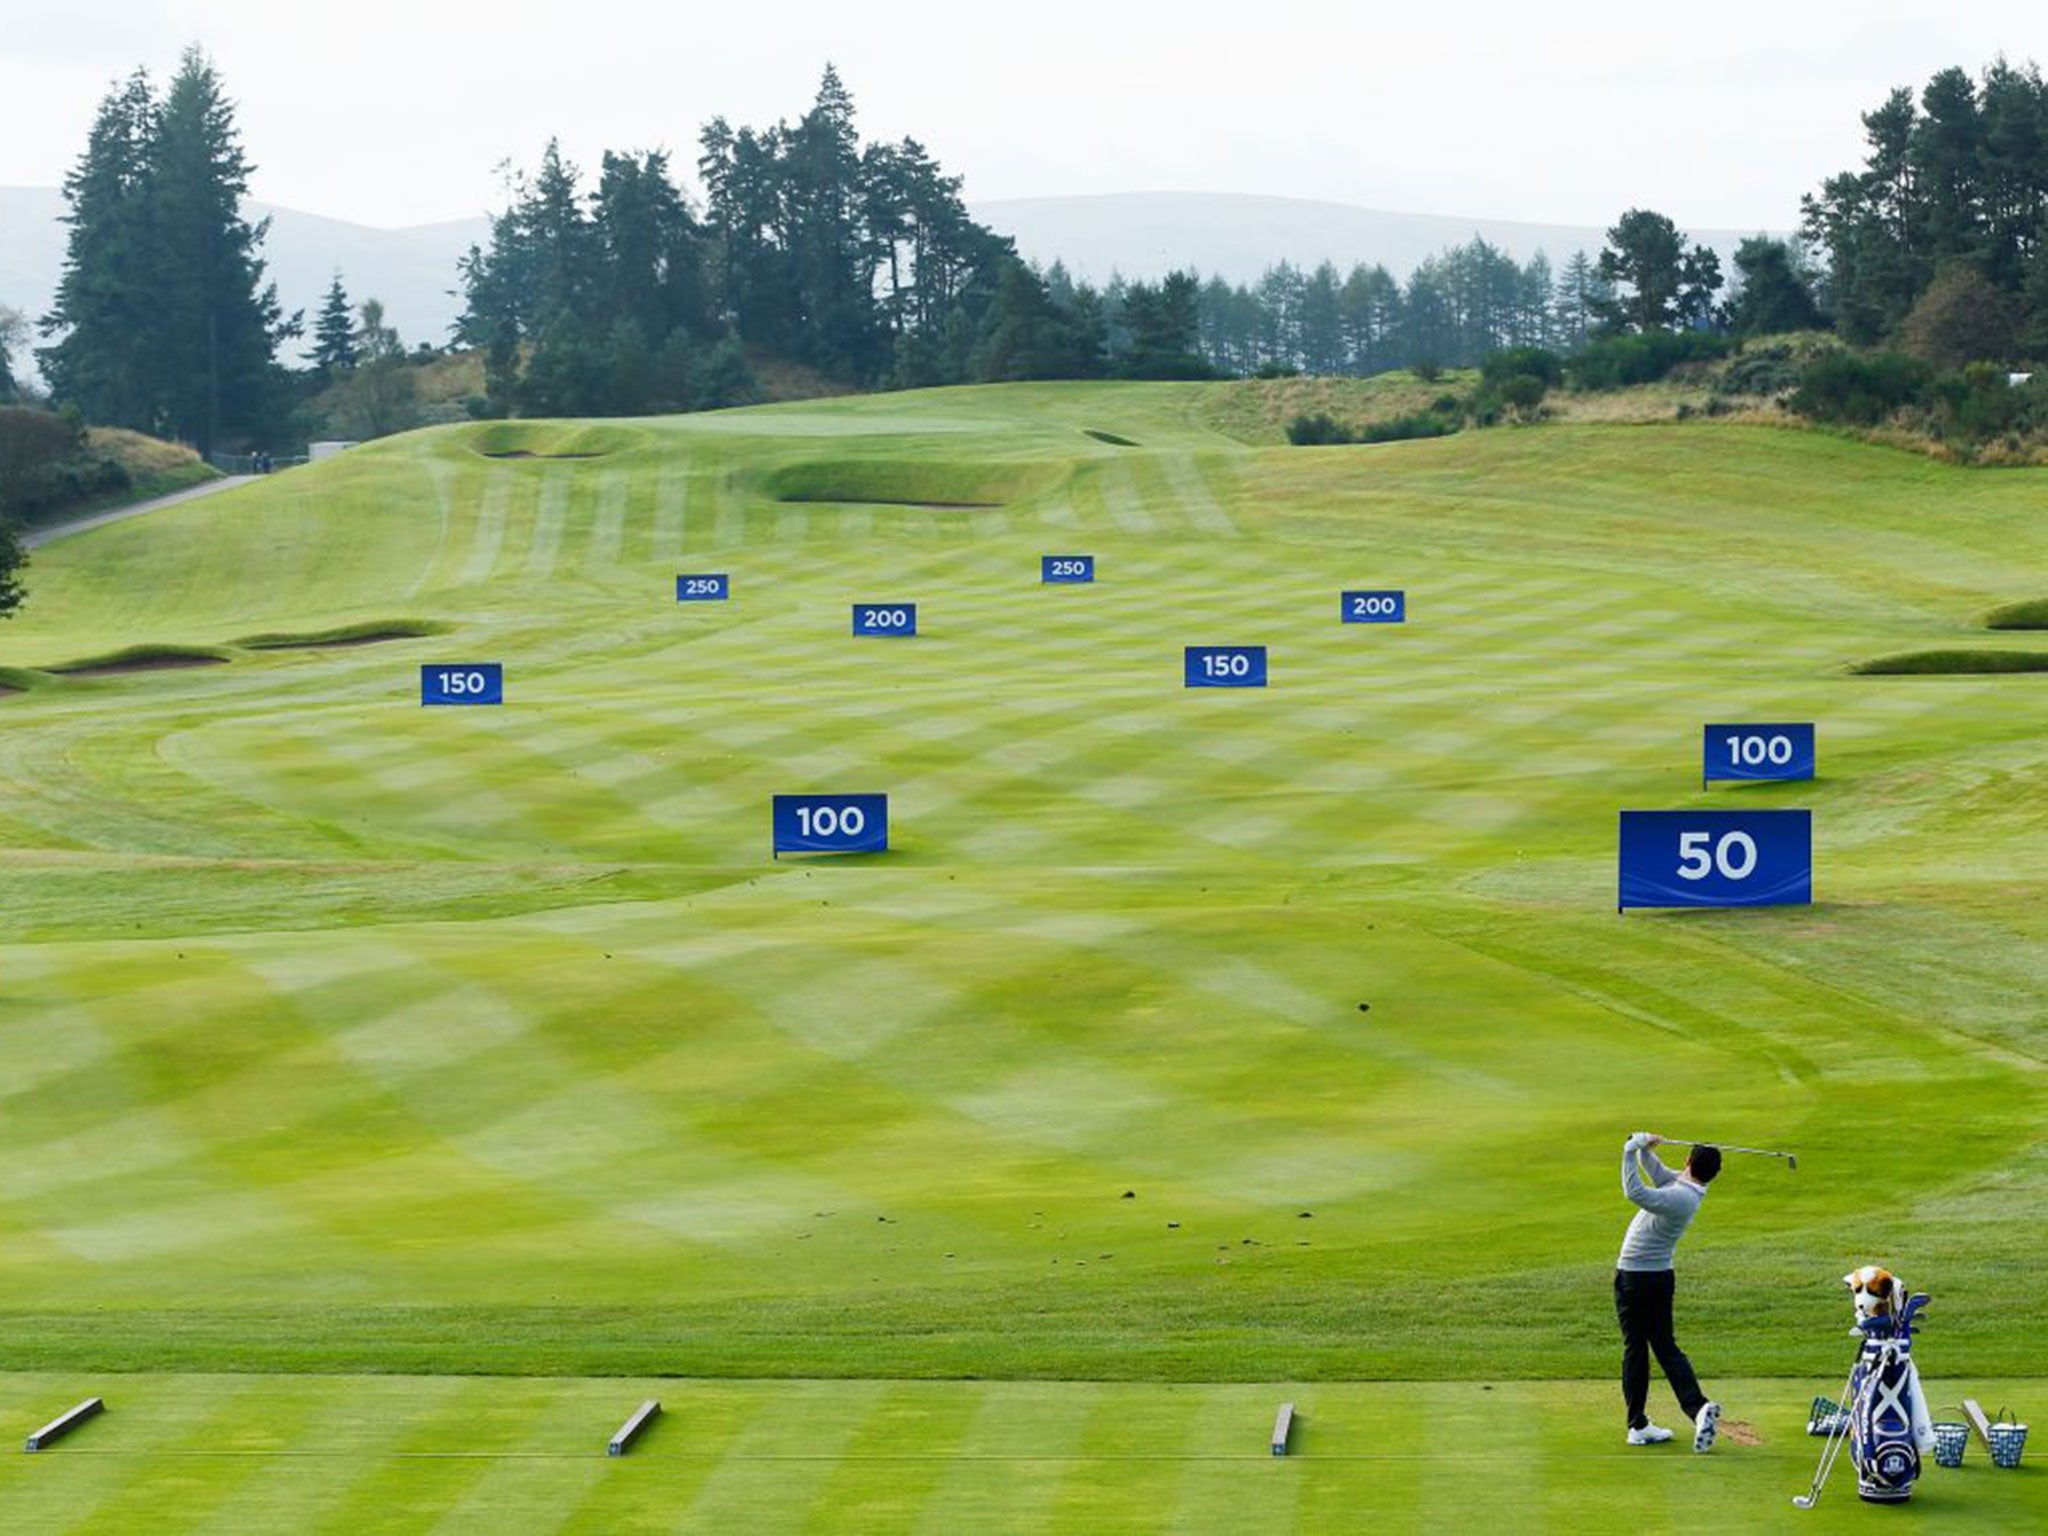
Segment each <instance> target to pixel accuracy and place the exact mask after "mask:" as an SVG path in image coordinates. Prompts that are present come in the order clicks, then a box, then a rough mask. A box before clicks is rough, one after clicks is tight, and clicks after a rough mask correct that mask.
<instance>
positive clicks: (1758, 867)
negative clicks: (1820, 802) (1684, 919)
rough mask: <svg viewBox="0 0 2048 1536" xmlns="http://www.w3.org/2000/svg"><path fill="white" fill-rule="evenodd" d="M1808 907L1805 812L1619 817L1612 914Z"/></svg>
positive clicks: (1809, 838) (1809, 843)
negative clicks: (1617, 867)
mask: <svg viewBox="0 0 2048 1536" xmlns="http://www.w3.org/2000/svg"><path fill="white" fill-rule="evenodd" d="M1812 901H1813V813H1812V812H1811V811H1623V812H1622V813H1621V888H1620V893H1619V894H1618V895H1617V896H1616V898H1615V910H1616V911H1619V912H1626V911H1627V910H1628V909H1629V908H1630V907H1782V906H1807V905H1809V904H1810V903H1811V902H1812Z"/></svg>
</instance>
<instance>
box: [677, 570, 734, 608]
mask: <svg viewBox="0 0 2048 1536" xmlns="http://www.w3.org/2000/svg"><path fill="white" fill-rule="evenodd" d="M731 596H732V577H731V576H729V575H727V574H726V573H725V572H724V571H707V572H705V573H703V574H702V575H698V576H678V577H677V578H676V601H677V602H679V603H722V602H724V601H725V600H726V599H727V598H729V597H731Z"/></svg>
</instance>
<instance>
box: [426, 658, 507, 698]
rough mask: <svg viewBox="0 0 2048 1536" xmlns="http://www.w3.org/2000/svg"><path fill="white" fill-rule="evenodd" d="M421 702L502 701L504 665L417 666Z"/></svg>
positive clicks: (492, 663) (497, 663) (499, 663)
mask: <svg viewBox="0 0 2048 1536" xmlns="http://www.w3.org/2000/svg"><path fill="white" fill-rule="evenodd" d="M420 702H421V703H422V704H502V703H504V702H505V668H504V665H503V663H501V662H495V661H491V662H475V663H466V664H463V665H458V666H447V665H440V666H423V667H421V668H420Z"/></svg>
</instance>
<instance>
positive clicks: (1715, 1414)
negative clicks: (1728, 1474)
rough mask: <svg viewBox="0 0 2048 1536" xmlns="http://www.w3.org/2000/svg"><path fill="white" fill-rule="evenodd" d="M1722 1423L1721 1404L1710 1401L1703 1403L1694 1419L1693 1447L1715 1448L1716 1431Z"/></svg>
mask: <svg viewBox="0 0 2048 1536" xmlns="http://www.w3.org/2000/svg"><path fill="white" fill-rule="evenodd" d="M1720 1425H1721V1405H1720V1404H1719V1403H1713V1402H1709V1403H1706V1404H1703V1405H1702V1406H1701V1408H1700V1411H1699V1415H1698V1417H1696V1418H1695V1419H1694V1420H1693V1421H1692V1448H1693V1449H1694V1450H1695V1451H1697V1452H1701V1453H1704V1452H1707V1451H1711V1450H1712V1449H1713V1448H1714V1433H1715V1431H1716V1430H1717V1429H1719V1428H1720Z"/></svg>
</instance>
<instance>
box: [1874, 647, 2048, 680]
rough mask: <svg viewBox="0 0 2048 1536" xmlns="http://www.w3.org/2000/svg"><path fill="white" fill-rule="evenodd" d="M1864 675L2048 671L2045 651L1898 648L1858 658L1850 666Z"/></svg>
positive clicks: (1915, 675)
mask: <svg viewBox="0 0 2048 1536" xmlns="http://www.w3.org/2000/svg"><path fill="white" fill-rule="evenodd" d="M1849 670H1850V671H1852V672H1855V673H1859V674H1861V675H1863V676H1866V677H1935V676H1963V675H1977V676H1985V675H1991V674H1998V673H2008V672H2048V651H1991V650H1967V649H1951V650H1934V651H1900V652H1898V653H1897V654H1895V655H1891V656H1879V657H1877V658H1875V659H1874V660H1871V661H1859V662H1857V663H1856V665H1855V666H1853V667H1851V668H1850V669H1849Z"/></svg>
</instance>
